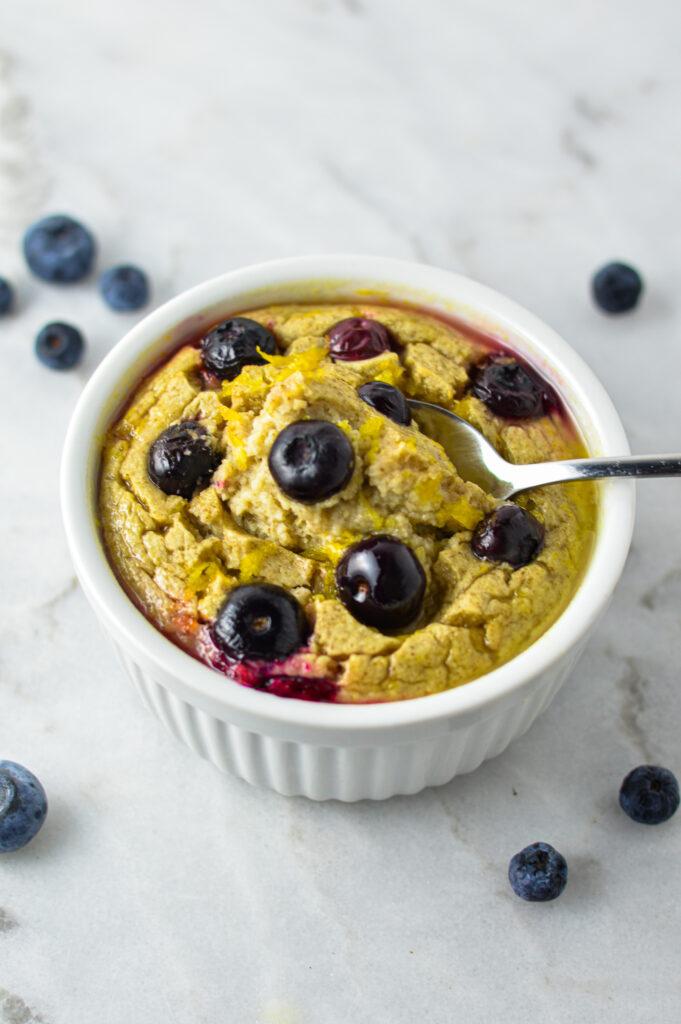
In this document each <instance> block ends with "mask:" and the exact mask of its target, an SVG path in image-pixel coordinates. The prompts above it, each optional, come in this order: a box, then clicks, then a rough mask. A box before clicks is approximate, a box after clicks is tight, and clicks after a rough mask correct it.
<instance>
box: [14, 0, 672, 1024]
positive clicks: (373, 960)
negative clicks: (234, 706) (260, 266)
mask: <svg viewBox="0 0 681 1024" xmlns="http://www.w3.org/2000/svg"><path fill="white" fill-rule="evenodd" d="M680 30H681V9H680V8H679V7H678V5H675V4H672V3H669V2H668V0H651V2H649V3H647V4H644V5H641V4H638V3H634V2H633V0H620V2H619V3H615V2H614V0H612V2H611V0H574V2H573V3H571V4H567V5H566V4H557V3H555V2H548V3H546V4H543V5H539V4H536V3H534V2H531V0H516V2H515V3H514V4H512V5H510V4H506V3H504V2H503V0H482V2H480V3H478V4H467V3H463V2H462V0H420V2H419V3H416V4H401V5H398V4H396V3H395V2H394V0H392V2H391V0H287V2H284V3H281V2H280V3H276V2H275V0H251V2H250V3H245V2H242V3H239V2H237V0H194V2H193V3H187V2H181V0H166V2H165V3H161V2H160V0H149V2H148V3H146V4H141V3H133V2H132V0H118V2H117V3H116V4H106V5H104V4H90V5H86V4H84V3H82V0H60V2H59V3H58V4H55V3H51V2H48V0H4V2H3V4H2V8H1V9H0V274H2V273H4V274H5V275H6V276H8V277H10V278H11V279H12V280H13V281H14V282H15V283H16V286H17V289H18V308H17V311H16V313H15V315H13V316H11V317H10V318H8V319H6V320H3V321H2V322H0V393H1V398H0V402H1V408H2V421H3V429H2V431H1V437H2V452H3V456H2V458H3V475H2V479H3V492H2V494H3V500H2V502H1V504H0V537H1V538H2V540H1V550H2V556H1V557H2V561H1V564H2V594H1V595H0V601H1V602H2V613H1V615H0V659H1V661H2V677H1V678H2V705H1V713H0V757H5V758H10V759H13V760H17V761H20V762H22V763H24V764H26V765H28V766H30V767H31V768H32V769H33V770H34V771H35V772H36V773H37V774H38V775H39V777H40V778H41V779H42V781H43V783H44V785H45V787H46V789H47V791H48V794H49V800H50V808H51V809H50V814H49V817H48V821H47V824H46V826H45V827H44V829H43V830H42V832H41V833H40V835H39V836H38V837H37V838H36V839H35V841H34V842H33V843H32V844H31V845H30V846H29V847H27V848H26V849H25V850H24V851H23V852H21V853H17V854H13V855H7V856H5V857H3V858H2V861H1V863H0V1024H38V1022H41V1024H67V1022H68V1024H81V1022H82V1024H85V1022H90V1021H93V1020H96V1021H97V1022H98V1024H120V1022H121V1021H131V1022H134V1024H146V1022H149V1024H157V1022H159V1021H163V1022H166V1024H175V1022H178V1024H179V1022H182V1024H184V1022H192V1024H194V1022H197V1024H198V1022H201V1024H203V1022H207V1024H213V1022H217V1021H220V1022H229V1024H232V1022H234V1024H345V1022H348V1021H352V1022H364V1021H367V1022H372V1024H373V1022H376V1021H380V1022H383V1021H386V1022H390V1024H403V1022H404V1024H407V1022H412V1021H414V1020H424V1021H431V1022H433V1024H440V1022H442V1024H445V1022H447V1024H449V1022H451V1021H461V1022H466V1024H477V1022H488V1021H504V1022H505V1024H523V1022H526V1021H529V1020H542V1019H543V1020H551V1021H559V1022H565V1024H568V1022H580V1024H581V1022H583V1021H590V1020H598V1021H599V1022H601V1024H609V1022H613V1024H615V1022H617V1024H621V1022H622V1021H624V1022H638V1021H646V1022H648V1021H650V1020H655V1021H656V1024H667V1022H672V1021H677V1020H678V1013H679V1010H678V1007H679V1002H680V1000H681V981H680V975H679V970H678V950H679V942H680V939H681V903H680V902H679V899H678V885H677V883H676V881H675V880H676V879H677V878H678V871H679V857H680V856H681V816H677V817H678V820H673V821H671V822H670V823H668V824H667V825H665V826H662V827H660V828H658V829H650V828H645V827H643V826H637V825H634V824H633V823H632V822H630V821H629V820H628V819H627V818H626V817H625V816H624V815H623V814H622V813H621V812H620V810H619V808H618V806H617V799H616V798H617V791H618V787H619V783H620V780H621V778H622V777H623V775H624V774H625V773H626V772H627V771H628V770H629V769H630V768H631V767H633V766H634V765H636V764H639V763H641V762H647V761H652V762H658V763H662V764H666V765H668V766H669V767H671V768H673V769H675V770H676V772H677V773H678V774H679V775H680V776H681V744H680V742H679V726H680V724H681V687H680V686H679V670H678V666H679V663H681V631H680V630H679V607H680V606H681V554H680V552H681V522H680V519H679V516H678V514H677V509H678V507H679V504H680V503H681V482H679V481H660V482H645V483H642V484H641V485H640V486H639V506H638V518H637V526H636V533H635V538H634V544H633V548H632V552H631V556H630V559H629V562H628V565H627V568H626V570H625V573H624V576H623V579H622V581H621V584H620V586H619V588H618V590H617V592H616V594H615V597H614V600H613V602H612V605H611V607H610V609H609V611H608V613H607V615H606V617H605V618H604V620H603V621H602V624H601V626H600V628H599V629H598V631H597V633H596V635H595V636H594V638H593V639H592V641H591V642H590V644H589V646H588V648H587V650H586V652H585V654H584V656H583V658H582V660H581V662H580V665H579V667H578V669H577V671H576V672H575V674H574V676H573V678H572V679H571V681H570V682H569V683H568V684H567V685H566V686H565V687H564V689H563V690H562V691H561V693H560V694H559V696H558V698H557V699H556V701H555V702H554V704H553V705H552V706H551V708H550V709H549V710H548V711H547V712H546V713H545V714H544V715H543V716H542V717H541V719H540V720H539V721H538V722H537V723H536V724H535V726H534V727H533V728H532V729H531V731H530V732H529V733H528V734H527V735H526V736H525V737H524V738H523V739H521V740H519V741H518V742H516V743H515V744H514V745H513V747H512V748H511V749H509V750H508V751H507V752H506V753H505V754H504V755H502V756H501V757H499V758H498V759H496V760H495V761H493V762H490V763H488V764H486V765H484V766H483V767H482V768H481V769H479V770H478V771H477V772H475V773H473V774H472V775H470V776H467V777H464V778H461V779H458V780H455V781H454V782H453V783H451V784H450V785H448V786H445V787H443V788H442V789H439V790H430V791H427V792H424V793H422V794H421V795H419V796H417V797H412V798H399V799H394V800H391V801H389V802H387V803H383V804H371V803H363V804H359V805H355V806H343V805H339V804H327V805H316V804H313V803H310V802H307V801H305V800H302V799H297V800H296V799H293V800H291V799H285V798H282V797H279V796H276V795H274V794H272V793H269V792H261V791H258V790H255V789H252V788H250V787H249V786H248V785H246V784H245V783H242V782H239V781H237V780H234V779H232V778H229V777H223V776H221V775H220V774H219V773H218V772H217V771H216V770H215V769H213V768H212V767H211V766H209V765H207V764H203V763H202V762H200V761H199V760H198V759H197V758H196V757H195V756H194V755H193V754H192V753H191V752H190V751H188V750H186V749H184V748H183V747H181V746H179V745H178V744H177V743H176V742H175V741H174V740H172V739H171V738H170V737H169V736H167V735H166V734H165V732H164V731H163V729H162V727H161V726H160V725H159V724H158V723H157V722H156V721H155V720H154V719H152V718H151V717H150V715H149V714H148V713H147V712H145V711H144V710H143V709H142V707H141V706H140V705H139V704H138V702H137V698H136V697H135V696H134V694H133V693H132V690H131V689H130V688H129V686H128V684H127V683H126V682H125V680H124V679H123V678H122V675H121V671H120V669H119V667H118V665H117V664H116V663H115V662H114V660H113V656H112V654H111V653H110V650H109V647H108V646H107V643H106V641H105V640H104V638H103V637H102V636H101V634H100V632H99V628H98V626H97V624H96V622H95V620H94V617H93V615H92V613H91V611H90V609H89V607H88V605H87V603H86V601H85V599H84V597H83V594H82V593H81V591H80V589H79V588H78V586H77V584H76V582H75V579H74V576H73V573H72V569H71V566H70V563H69V557H68V554H67V551H66V547H65V542H64V538H63V535H62V530H61V525H60V516H59V508H58V496H57V475H58V462H59V455H60V448H61V443H62V438H63V434H64V430H65V427H66V423H67V420H68V417H69V414H70V412H71V409H72V407H73V404H74V402H75V400H76V398H77V396H78V393H79V391H80V389H81V388H82V386H83V384H84V382H85V380H86V378H87V376H88V375H89V374H90V373H91V371H92V370H93V368H94V367H95V366H96V364H97V362H98V361H99V360H100V358H101V357H102V356H103V354H104V353H105V352H106V351H107V350H108V349H109V348H110V346H111V345H112V344H113V343H114V342H115V341H116V339H117V337H119V336H120V334H121V333H122V332H123V331H125V330H126V329H127V328H128V327H129V326H130V325H131V323H133V322H134V320H135V318H134V317H131V316H125V315H123V316H121V315H117V314H114V313H112V312H110V311H108V310H107V309H106V308H105V307H104V306H103V304H102V303H101V301H100V299H99V297H98V294H97V288H96V280H92V281H90V282H88V283H86V284H84V285H82V286H77V287H73V288H64V289H58V288H55V287H49V286H47V285H44V284H41V283H40V282H38V281H36V280H33V279H31V278H30V276H29V274H28V272H27V270H26V268H25V266H24V265H23V262H22V258H21V255H20V239H21V234H22V230H23V228H24V227H25V226H26V225H27V224H28V223H29V222H31V221H32V220H34V219H35V218H36V217H38V216H39V215H41V214H43V213H47V212H53V211H68V212H72V213H74V214H76V215H78V216H80V217H82V219H83V220H84V221H85V222H87V223H88V224H90V225H91V226H92V228H93V229H94V230H95V231H96V233H97V236H98V239H99V243H100V268H103V267H104V266H106V265H107V264H111V263H113V262H117V261H127V260H132V261H136V262H139V263H140V264H141V265H143V266H144V267H146V268H148V270H149V272H150V274H151V276H152V278H153V284H154V297H153V298H154V303H160V302H162V301H164V300H165V299H167V298H169V297H170V296H171V295H173V294H175V293H176V292H178V291H180V290H182V289H184V288H186V287H187V286H189V285H192V284H194V283H196V282H199V281H201V280H203V279H205V278H207V277H209V276H213V275H215V274H217V273H219V272H221V271H224V270H226V269H229V268H231V267H237V266H241V265H244V264H247V263H251V262H254V261H258V260H262V259H268V258H273V257H277V256H284V255H291V254H302V253H309V252H327V251H328V252H332V251H338V250H345V251H353V250H354V251H357V252H368V253H380V254H387V255H391V256H397V257H407V258H412V259H413V258H416V259H419V260H423V261H426V262H429V263H433V264H436V265H439V266H442V267H445V268H450V269H453V270H457V271H460V272H463V273H465V274H469V275H470V276H472V277H475V278H477V279H479V280H481V281H484V282H486V283H488V284H490V285H492V286H493V287H496V288H498V289H500V290H501V291H504V292H506V293H507V294H508V295H510V296H512V297H514V298H515V299H517V300H519V301H520V302H522V303H524V304H525V305H527V306H529V307H530V308H532V309H533V310H534V311H535V312H537V313H538V314H539V315H540V316H542V317H543V318H544V319H546V320H547V321H549V322H550V323H551V324H552V325H553V326H554V327H556V328H557V329H558V330H559V331H560V332H561V333H562V334H563V335H564V336H565V337H566V338H567V339H568V340H569V341H570V342H571V343H572V344H573V345H574V346H575V348H577V349H578V350H579V351H580V352H581V353H582V354H583V355H584V357H585V358H586V359H587V361H588V362H589V363H590V364H591V366H592V367H593V368H594V369H595V371H596V372H597V373H598V374H599V376H600V377H601V379H602V380H603V382H604V383H605V385H606V387H607V389H608V390H609V392H610V394H611V395H612V396H613V398H614V400H615V403H616V404H617V406H618V408H619V410H620V412H621V414H622V417H623V420H624V423H625V425H626V428H627V430H628V433H629V436H630V439H631V443H632V447H633V449H634V450H635V451H640V452H644V451H655V450H672V451H673V450H675V449H677V450H678V449H679V448H681V443H680V441H679V436H680V431H679V400H678V387H679V385H678V364H679V356H678V351H679V345H680V344H681V299H680V297H679V296H680V294H681V292H680V290H679V279H680V275H681V232H680V231H679V204H678V169H679V162H680V159H681V120H680V119H679V116H678V110H679V98H680V93H679V64H678V41H679V31H680ZM612 258H619V259H625V260H629V261H631V262H633V263H634V264H635V265H637V266H638V267H640V268H641V270H642V272H643V273H644V275H645V278H646V283H647V288H646V294H645V299H644V302H643V304H642V306H641V308H640V309H639V310H638V311H637V312H636V313H635V314H633V315H631V316H629V317H623V318H619V319H618V318H610V319H609V318H607V317H605V316H603V315H602V314H600V313H598V312H597V311H596V310H595V309H594V308H593V307H592V305H591V303H590V300H589V295H588V279H589V276H590V273H591V271H592V270H593V269H594V268H595V267H597V266H598V265H600V264H601V263H603V262H606V261H607V260H609V259H612ZM59 318H63V319H66V320H70V321H73V322H74V323H76V324H78V325H80V326H81V327H82V328H83V330H84V331H85V332H86V334H87V337H88V345H89V348H88V356H87V359H86V361H85V363H84V365H83V366H82V367H81V368H79V369H78V370H77V371H75V372H73V373H71V374H65V375H58V374H52V373H50V372H49V371H48V370H45V369H44V368H43V367H42V366H40V365H38V363H37V362H36V361H35V359H34V356H33V352H32V344H33V337H34V334H35V332H36V330H37V329H38V328H39V327H40V326H41V325H42V324H43V323H45V322H46V321H47V320H49V319H59ZM536 839H543V840H547V841H549V842H552V843H553V844H554V845H556V846H557V847H558V849H560V850H561V851H562V852H563V853H564V855H565V856H566V858H567V860H568V862H569V869H570V879H569V883H568V887H567V889H566V891H565V893H564V895H563V896H562V898H561V899H560V900H558V901H557V902H556V903H553V904H547V905H543V906H542V905H528V904H524V903H522V902H521V901H519V900H518V899H517V898H516V897H515V896H513V894H512V893H511V891H510V889H509V887H508V883H507V881H506V870H507V864H508V860H509V858H510V856H511V855H512V854H513V853H515V852H516V851H517V850H518V849H519V848H521V847H522V846H524V845H525V844H526V843H528V842H531V841H534V840H536Z"/></svg>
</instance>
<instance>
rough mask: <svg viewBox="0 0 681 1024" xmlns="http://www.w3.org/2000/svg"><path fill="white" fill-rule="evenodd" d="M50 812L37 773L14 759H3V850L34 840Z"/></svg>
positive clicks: (0, 841)
mask: <svg viewBox="0 0 681 1024" xmlns="http://www.w3.org/2000/svg"><path fill="white" fill-rule="evenodd" d="M46 814H47V797H46V796H45V790H44V789H43V787H42V786H41V785H40V783H39V782H38V780H37V779H36V777H35V775H34V774H33V773H32V772H29V770H28V769H27V768H24V767H22V765H20V764H15V762H14V761H0V853H12V852H13V851H14V850H20V849H21V847H22V846H26V843H28V842H30V840H31V839H33V836H34V835H35V834H36V833H37V832H38V831H39V830H40V828H41V826H42V824H43V822H44V821H45V815H46Z"/></svg>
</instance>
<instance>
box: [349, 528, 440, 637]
mask: <svg viewBox="0 0 681 1024" xmlns="http://www.w3.org/2000/svg"><path fill="white" fill-rule="evenodd" d="M336 586H337V587H338V594H339V597H340V599H341V601H342V602H343V604H344V605H345V607H346V608H347V609H348V611H349V612H350V613H351V614H352V615H354V617H355V618H356V619H358V620H359V621H360V622H363V623H364V624H365V625H367V626H374V627H375V628H376V629H381V630H394V629H401V628H403V627H404V626H407V625H409V623H410V622H413V620H414V619H415V618H416V617H417V615H418V613H419V611H420V609H421V603H422V601H423V595H424V594H425V591H426V574H425V573H424V571H423V567H422V565H421V563H420V562H419V560H418V558H417V557H416V555H415V554H414V552H413V551H412V550H411V548H410V547H408V546H407V545H406V544H403V543H402V541H401V540H398V539H397V537H387V536H385V535H379V536H374V537H367V538H366V539H365V540H361V541H359V542H358V543H357V544H353V545H352V547H349V548H348V550H347V551H346V552H345V554H344V555H343V557H342V558H341V560H340V562H339V563H338V568H337V569H336Z"/></svg>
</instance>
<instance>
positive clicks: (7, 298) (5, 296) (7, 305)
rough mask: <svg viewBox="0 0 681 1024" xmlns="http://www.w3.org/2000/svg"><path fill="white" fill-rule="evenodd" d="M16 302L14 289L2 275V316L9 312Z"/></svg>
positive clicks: (0, 278)
mask: <svg viewBox="0 0 681 1024" xmlns="http://www.w3.org/2000/svg"><path fill="white" fill-rule="evenodd" d="M13 304H14V289H13V288H12V285H11V284H10V283H9V281H7V280H6V279H5V278H4V277H0V316H4V315H5V313H9V311H10V310H11V308H12V306H13Z"/></svg>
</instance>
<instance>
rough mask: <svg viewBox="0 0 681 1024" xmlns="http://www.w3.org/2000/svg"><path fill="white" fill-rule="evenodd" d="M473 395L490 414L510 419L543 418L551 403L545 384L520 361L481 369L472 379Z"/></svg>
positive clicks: (501, 360)
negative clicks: (482, 403)
mask: <svg viewBox="0 0 681 1024" xmlns="http://www.w3.org/2000/svg"><path fill="white" fill-rule="evenodd" d="M473 394H474V395H475V396H476V397H477V398H479V399H480V401H481V402H484V404H485V405H486V406H487V408H488V409H489V410H490V412H493V413H496V415H497V416H506V417H508V418H509V419H521V418H525V417H527V416H542V415H543V414H544V413H545V412H546V411H547V405H549V403H550V402H551V399H552V395H551V392H550V389H549V386H548V384H547V383H546V382H545V381H543V380H541V379H540V378H539V377H538V376H537V375H536V374H535V373H534V372H533V371H532V370H530V369H529V368H528V367H526V366H523V365H522V364H521V363H519V362H517V360H515V359H508V358H506V357H497V358H495V359H493V360H492V361H491V362H488V363H486V364H485V365H483V366H480V367H478V369H477V370H476V371H475V373H474V376H473ZM554 401H555V399H554Z"/></svg>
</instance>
